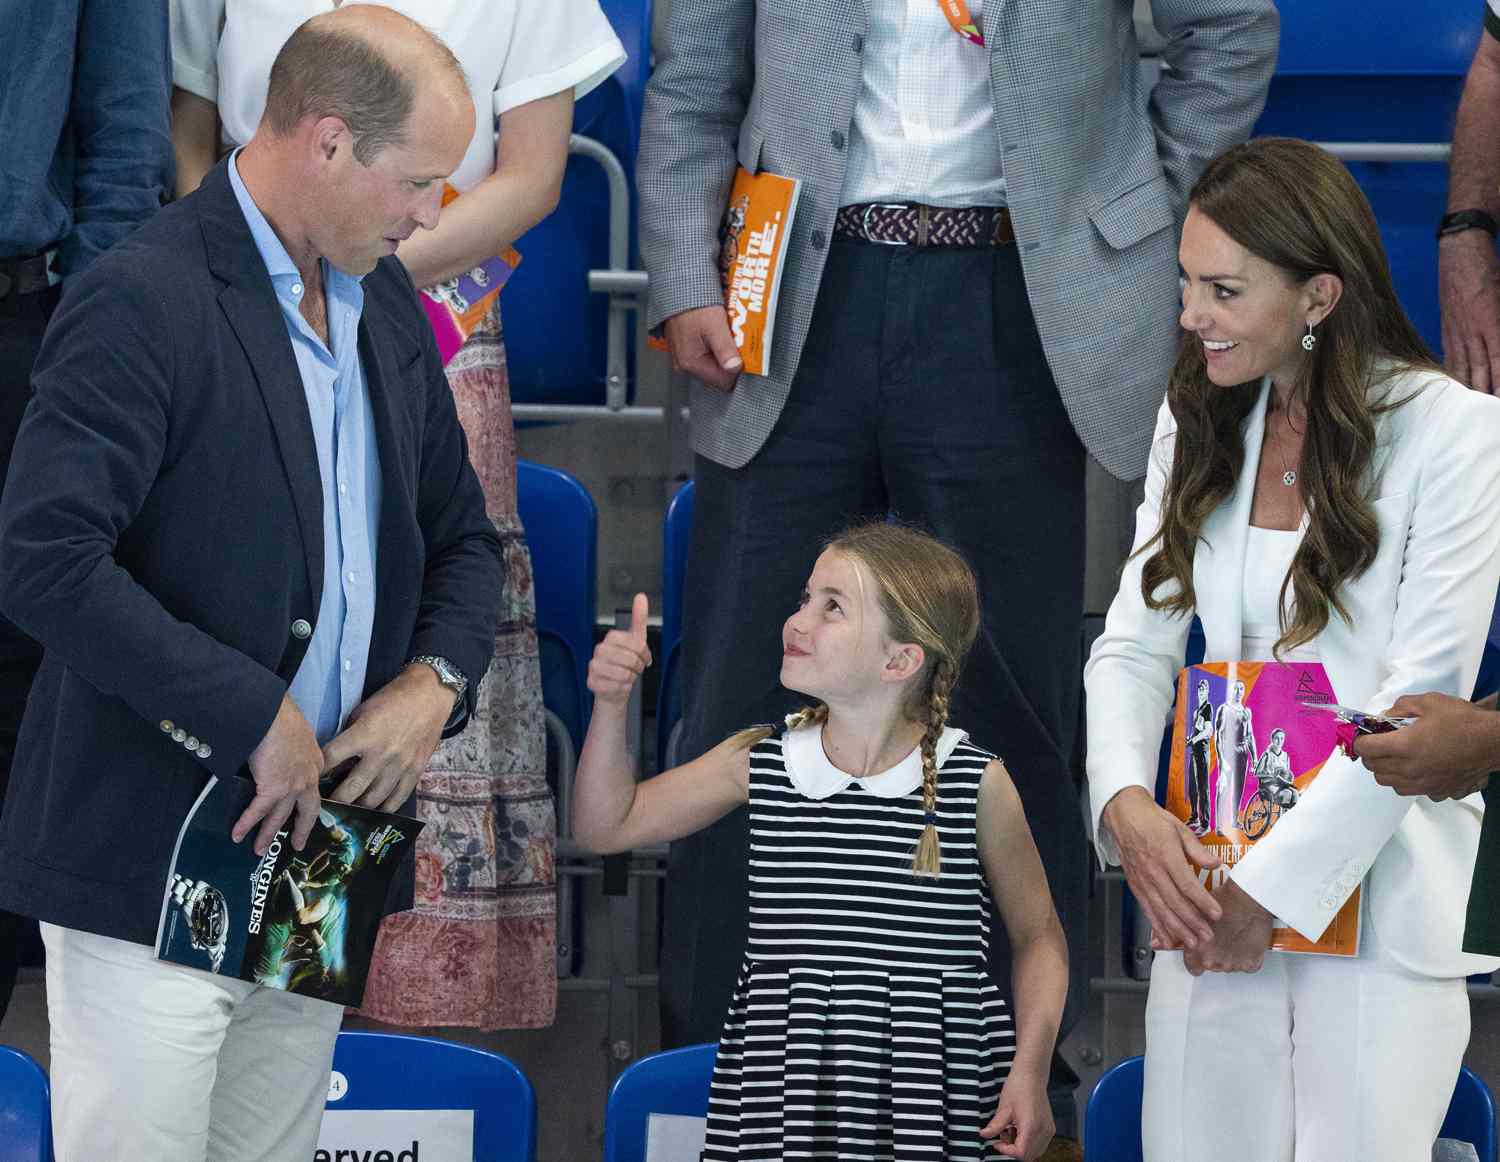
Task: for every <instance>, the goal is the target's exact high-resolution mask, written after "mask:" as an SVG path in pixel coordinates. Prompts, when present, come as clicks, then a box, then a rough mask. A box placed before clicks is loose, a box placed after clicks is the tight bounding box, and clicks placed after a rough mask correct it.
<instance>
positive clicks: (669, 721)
mask: <svg viewBox="0 0 1500 1162" xmlns="http://www.w3.org/2000/svg"><path fill="white" fill-rule="evenodd" d="M693 495H694V494H693V482H692V481H691V480H689V481H688V482H687V483H686V484H684V485H683V486H682V487H681V488H679V489H678V490H677V494H676V495H675V496H673V497H672V503H671V504H669V505H668V506H667V519H666V521H665V523H664V525H663V528H662V554H661V573H662V577H661V658H662V661H661V685H660V686H659V687H658V689H657V698H656V759H657V766H658V767H659V768H660V769H661V770H666V769H667V767H668V766H669V765H670V763H669V761H668V760H669V757H670V756H669V755H668V751H669V749H670V748H669V746H668V740H669V739H670V738H671V737H672V730H673V727H675V726H676V725H677V723H678V721H679V720H680V719H681V718H682V601H683V593H684V592H685V585H686V582H687V556H688V541H689V540H690V539H691V536H692V529H693Z"/></svg>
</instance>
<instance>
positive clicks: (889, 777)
mask: <svg viewBox="0 0 1500 1162" xmlns="http://www.w3.org/2000/svg"><path fill="white" fill-rule="evenodd" d="M788 717H789V718H790V716H788ZM967 737H968V734H967V733H965V732H964V731H962V730H959V729H958V727H956V726H949V727H945V728H944V730H943V733H942V734H941V735H940V736H939V738H938V744H937V761H938V766H940V767H941V766H942V765H943V764H944V763H945V762H947V761H948V758H949V756H950V755H952V754H953V751H954V748H956V747H957V746H958V744H959V743H961V742H963V740H964V739H966V738H967ZM781 754H782V758H783V760H784V761H785V762H786V773H787V776H788V777H789V778H790V779H791V780H792V786H794V787H796V788H797V790H798V791H800V792H801V793H802V794H804V795H806V796H807V797H808V798H809V799H827V798H828V797H829V796H830V795H837V794H838V793H839V792H840V791H842V790H843V789H844V788H845V787H847V786H848V785H849V784H850V783H855V782H857V783H859V785H860V786H861V787H863V788H864V789H865V790H866V791H869V792H870V794H872V795H874V796H875V797H876V798H878V799H899V798H901V797H902V796H904V795H910V794H911V793H912V792H913V791H915V790H916V789H917V788H918V787H920V786H921V785H922V748H921V747H920V746H916V747H913V748H912V752H911V753H910V754H909V755H907V756H906V757H905V758H904V759H902V760H901V761H900V762H899V763H897V764H896V765H895V766H893V767H891V768H890V769H889V770H884V771H881V772H880V773H878V774H874V775H851V774H849V773H848V772H847V771H841V770H839V769H838V767H836V766H834V765H833V763H832V762H831V761H830V760H829V758H828V755H827V754H826V753H825V752H824V750H823V728H822V726H821V725H819V724H817V723H811V724H809V725H807V726H799V727H798V728H797V729H796V730H789V731H787V733H786V737H785V738H784V739H783V740H782V749H781Z"/></svg>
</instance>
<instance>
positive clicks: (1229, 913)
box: [1182, 879, 1272, 976]
mask: <svg viewBox="0 0 1500 1162" xmlns="http://www.w3.org/2000/svg"><path fill="white" fill-rule="evenodd" d="M1214 899H1215V900H1217V901H1218V902H1219V904H1220V906H1221V907H1222V909H1223V916H1222V918H1221V919H1220V920H1219V921H1218V922H1217V923H1216V924H1214V930H1213V939H1211V940H1208V941H1206V942H1205V943H1203V944H1200V945H1198V947H1197V948H1189V949H1187V950H1186V951H1184V952H1183V954H1182V963H1183V967H1185V968H1186V969H1187V970H1188V971H1189V972H1190V973H1192V974H1193V975H1194V976H1202V975H1203V974H1204V973H1205V972H1257V971H1259V969H1260V965H1261V961H1263V960H1264V959H1265V958H1266V950H1267V949H1268V948H1270V946H1271V928H1272V923H1271V919H1272V917H1271V913H1270V912H1267V911H1266V910H1265V909H1264V908H1262V907H1261V906H1260V905H1259V904H1257V903H1256V902H1255V901H1254V900H1253V899H1251V898H1250V895H1249V893H1247V892H1246V891H1245V889H1244V888H1242V887H1240V886H1239V884H1237V883H1235V882H1234V881H1233V880H1230V879H1226V880H1225V881H1224V883H1223V884H1222V885H1220V887H1219V889H1218V890H1217V891H1215V892H1214Z"/></svg>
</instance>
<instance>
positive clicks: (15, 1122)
mask: <svg viewBox="0 0 1500 1162" xmlns="http://www.w3.org/2000/svg"><path fill="white" fill-rule="evenodd" d="M0 1162H52V1089H51V1086H49V1085H48V1083H47V1075H46V1073H44V1072H43V1071H42V1067H41V1066H40V1065H38V1064H37V1063H36V1062H35V1061H34V1060H32V1058H31V1057H29V1056H28V1055H27V1054H25V1053H22V1052H21V1050H19V1049H14V1048H12V1047H11V1046H9V1045H0Z"/></svg>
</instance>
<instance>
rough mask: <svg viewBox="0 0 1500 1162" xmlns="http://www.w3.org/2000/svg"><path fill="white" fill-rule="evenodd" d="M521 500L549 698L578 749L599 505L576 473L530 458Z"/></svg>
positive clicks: (523, 467)
mask: <svg viewBox="0 0 1500 1162" xmlns="http://www.w3.org/2000/svg"><path fill="white" fill-rule="evenodd" d="M516 507H517V511H518V513H519V515H520V517H521V524H522V525H523V526H524V527H525V529H526V543H527V546H528V547H529V548H530V550H531V572H532V591H533V592H534V593H535V595H536V629H537V648H538V650H539V652H540V656H541V669H542V701H543V703H544V704H545V705H546V707H547V709H548V710H550V711H552V712H553V713H554V714H556V715H557V717H558V718H559V719H561V720H562V723H563V725H564V726H566V727H567V731H568V735H569V737H570V739H571V740H572V743H573V748H574V754H575V755H576V754H577V753H578V752H579V751H580V750H582V748H583V734H584V731H585V730H586V729H587V727H588V719H589V709H590V707H591V705H592V702H591V700H590V698H589V692H588V685H587V674H588V664H589V658H590V657H591V656H592V654H593V652H594V605H595V592H596V588H597V583H596V571H597V545H598V538H599V510H598V509H597V508H596V507H595V505H594V500H593V497H591V496H590V495H589V494H588V490H587V489H585V488H584V487H583V485H582V484H580V483H579V482H578V480H577V478H576V477H574V476H572V475H570V474H569V473H567V472H563V471H561V470H559V469H557V468H547V467H544V466H542V465H540V464H533V463H531V462H530V461H528V460H522V461H520V462H519V463H518V464H517V465H516Z"/></svg>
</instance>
